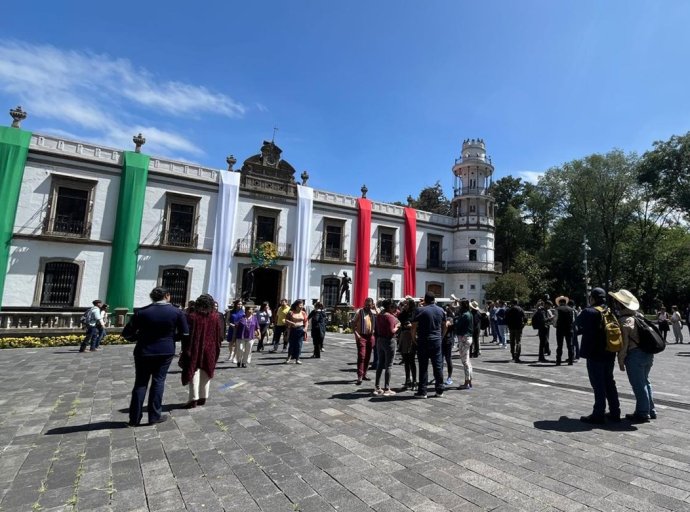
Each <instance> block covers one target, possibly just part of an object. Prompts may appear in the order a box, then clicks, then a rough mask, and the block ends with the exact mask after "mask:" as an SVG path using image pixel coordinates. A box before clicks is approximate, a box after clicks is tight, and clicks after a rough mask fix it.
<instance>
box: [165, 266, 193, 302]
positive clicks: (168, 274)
mask: <svg viewBox="0 0 690 512" xmlns="http://www.w3.org/2000/svg"><path fill="white" fill-rule="evenodd" d="M160 281H161V286H162V287H163V288H166V289H167V290H168V292H170V302H171V303H172V304H177V305H186V304H187V296H188V294H187V292H188V287H189V271H188V270H186V269H184V268H163V269H162V271H161V279H160Z"/></svg>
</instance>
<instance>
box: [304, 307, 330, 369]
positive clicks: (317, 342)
mask: <svg viewBox="0 0 690 512" xmlns="http://www.w3.org/2000/svg"><path fill="white" fill-rule="evenodd" d="M308 318H309V320H311V341H312V343H313V344H314V354H313V355H312V357H313V358H314V359H320V358H321V352H322V351H323V340H324V339H325V338H326V313H325V312H324V310H323V304H322V303H321V302H317V303H316V304H314V309H312V311H311V313H309V317H308Z"/></svg>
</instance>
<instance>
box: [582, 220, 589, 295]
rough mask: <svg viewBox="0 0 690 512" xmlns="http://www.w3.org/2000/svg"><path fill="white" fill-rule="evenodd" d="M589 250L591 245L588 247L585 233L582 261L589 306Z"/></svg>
mask: <svg viewBox="0 0 690 512" xmlns="http://www.w3.org/2000/svg"><path fill="white" fill-rule="evenodd" d="M589 249H590V247H589V245H587V234H586V233H585V235H584V241H583V242H582V250H583V253H584V259H583V260H582V264H583V265H584V268H585V304H587V301H588V300H589V268H588V266H587V251H588V250H589Z"/></svg>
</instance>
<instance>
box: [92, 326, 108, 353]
mask: <svg viewBox="0 0 690 512" xmlns="http://www.w3.org/2000/svg"><path fill="white" fill-rule="evenodd" d="M106 334H107V332H106V331H105V328H104V327H101V328H99V329H98V333H97V334H96V343H94V348H98V347H100V346H101V341H103V338H105V335H106Z"/></svg>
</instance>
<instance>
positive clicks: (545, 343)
mask: <svg viewBox="0 0 690 512" xmlns="http://www.w3.org/2000/svg"><path fill="white" fill-rule="evenodd" d="M549 331H550V328H549V327H542V328H541V329H539V359H544V356H546V355H547V354H549V353H550V352H551V349H550V348H549Z"/></svg>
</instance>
